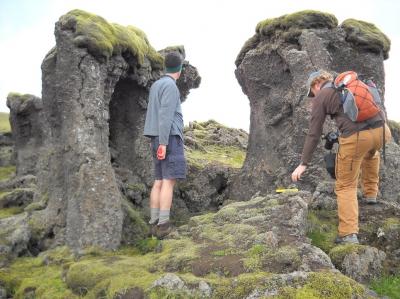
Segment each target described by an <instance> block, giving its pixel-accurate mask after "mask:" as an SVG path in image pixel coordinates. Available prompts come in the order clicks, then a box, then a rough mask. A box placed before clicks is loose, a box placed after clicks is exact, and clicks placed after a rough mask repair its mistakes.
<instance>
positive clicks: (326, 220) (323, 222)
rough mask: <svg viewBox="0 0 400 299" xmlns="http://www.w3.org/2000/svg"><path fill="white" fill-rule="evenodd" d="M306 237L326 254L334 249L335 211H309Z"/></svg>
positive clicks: (335, 232) (335, 231)
mask: <svg viewBox="0 0 400 299" xmlns="http://www.w3.org/2000/svg"><path fill="white" fill-rule="evenodd" d="M307 219H308V230H307V237H309V238H310V239H311V244H312V245H314V246H316V247H319V248H321V249H322V250H323V251H325V252H326V253H329V251H330V250H331V249H332V248H333V247H334V245H335V244H334V240H335V238H336V234H337V211H336V210H334V211H327V210H318V211H309V212H308V217H307Z"/></svg>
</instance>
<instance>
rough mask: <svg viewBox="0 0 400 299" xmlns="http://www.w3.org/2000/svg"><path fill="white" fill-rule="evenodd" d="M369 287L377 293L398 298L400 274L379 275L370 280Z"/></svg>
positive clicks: (394, 298) (399, 296) (392, 298)
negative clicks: (375, 278)
mask: <svg viewBox="0 0 400 299" xmlns="http://www.w3.org/2000/svg"><path fill="white" fill-rule="evenodd" d="M370 288H371V289H372V290H374V291H375V292H377V293H378V295H381V296H388V297H389V298H391V299H400V276H388V277H381V278H379V279H377V280H375V281H373V282H371V284H370Z"/></svg>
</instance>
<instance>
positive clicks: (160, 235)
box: [156, 221, 172, 240]
mask: <svg viewBox="0 0 400 299" xmlns="http://www.w3.org/2000/svg"><path fill="white" fill-rule="evenodd" d="M171 231H172V226H171V223H170V222H169V221H167V222H164V223H161V224H158V225H157V227H156V237H157V239H159V240H162V239H164V238H165V237H166V236H167V235H168V234H169V233H170V232H171Z"/></svg>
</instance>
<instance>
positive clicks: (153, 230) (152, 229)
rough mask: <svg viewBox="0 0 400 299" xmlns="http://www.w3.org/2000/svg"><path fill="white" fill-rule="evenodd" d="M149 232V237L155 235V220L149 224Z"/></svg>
mask: <svg viewBox="0 0 400 299" xmlns="http://www.w3.org/2000/svg"><path fill="white" fill-rule="evenodd" d="M150 234H151V237H155V236H156V234H157V222H156V223H153V224H150Z"/></svg>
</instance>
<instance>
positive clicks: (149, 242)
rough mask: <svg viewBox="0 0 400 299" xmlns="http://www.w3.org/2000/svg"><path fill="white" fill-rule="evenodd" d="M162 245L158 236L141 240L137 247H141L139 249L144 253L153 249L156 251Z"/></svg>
mask: <svg viewBox="0 0 400 299" xmlns="http://www.w3.org/2000/svg"><path fill="white" fill-rule="evenodd" d="M160 245H161V242H160V241H159V240H158V239H157V238H147V239H144V240H140V241H139V242H138V243H137V245H136V247H137V248H138V249H139V251H140V252H141V253H142V254H146V253H149V252H151V251H154V250H155V249H156V248H158V247H159V246H160Z"/></svg>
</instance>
